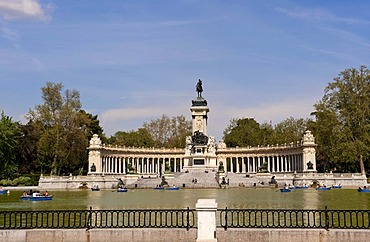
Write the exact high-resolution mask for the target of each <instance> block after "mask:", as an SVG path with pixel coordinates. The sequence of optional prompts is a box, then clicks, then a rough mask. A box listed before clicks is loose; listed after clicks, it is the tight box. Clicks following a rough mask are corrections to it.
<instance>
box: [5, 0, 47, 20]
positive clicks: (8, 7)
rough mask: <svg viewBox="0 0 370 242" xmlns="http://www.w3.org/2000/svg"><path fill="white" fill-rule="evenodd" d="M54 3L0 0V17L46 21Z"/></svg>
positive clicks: (28, 0) (33, 0) (36, 0)
mask: <svg viewBox="0 0 370 242" xmlns="http://www.w3.org/2000/svg"><path fill="white" fill-rule="evenodd" d="M53 10H54V5H52V4H48V5H46V6H44V7H43V6H41V4H40V3H39V1H38V0H0V17H2V18H3V19H5V20H19V19H34V20H41V21H46V20H49V19H50V15H49V14H50V12H52V11H53Z"/></svg>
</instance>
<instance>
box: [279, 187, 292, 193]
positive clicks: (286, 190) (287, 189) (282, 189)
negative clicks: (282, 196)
mask: <svg viewBox="0 0 370 242" xmlns="http://www.w3.org/2000/svg"><path fill="white" fill-rule="evenodd" d="M280 191H281V192H291V190H290V189H289V188H280Z"/></svg>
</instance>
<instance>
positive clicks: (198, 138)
mask: <svg viewBox="0 0 370 242" xmlns="http://www.w3.org/2000/svg"><path fill="white" fill-rule="evenodd" d="M191 138H192V143H193V145H207V143H208V137H207V135H205V134H203V133H202V132H199V131H195V132H194V134H193V136H192V137H191Z"/></svg>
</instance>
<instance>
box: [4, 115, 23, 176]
mask: <svg viewBox="0 0 370 242" xmlns="http://www.w3.org/2000/svg"><path fill="white" fill-rule="evenodd" d="M19 137H20V130H19V123H18V122H13V121H12V118H11V117H9V116H6V115H5V114H4V112H3V111H2V112H1V119H0V167H1V169H0V178H2V179H4V178H13V176H14V174H15V173H16V171H17V169H18V163H17V160H16V147H17V143H18V139H19Z"/></svg>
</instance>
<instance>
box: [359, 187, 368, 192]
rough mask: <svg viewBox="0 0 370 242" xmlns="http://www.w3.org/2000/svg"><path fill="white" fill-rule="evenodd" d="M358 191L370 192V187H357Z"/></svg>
mask: <svg viewBox="0 0 370 242" xmlns="http://www.w3.org/2000/svg"><path fill="white" fill-rule="evenodd" d="M357 191H358V192H370V189H368V188H359V189H357Z"/></svg>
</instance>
